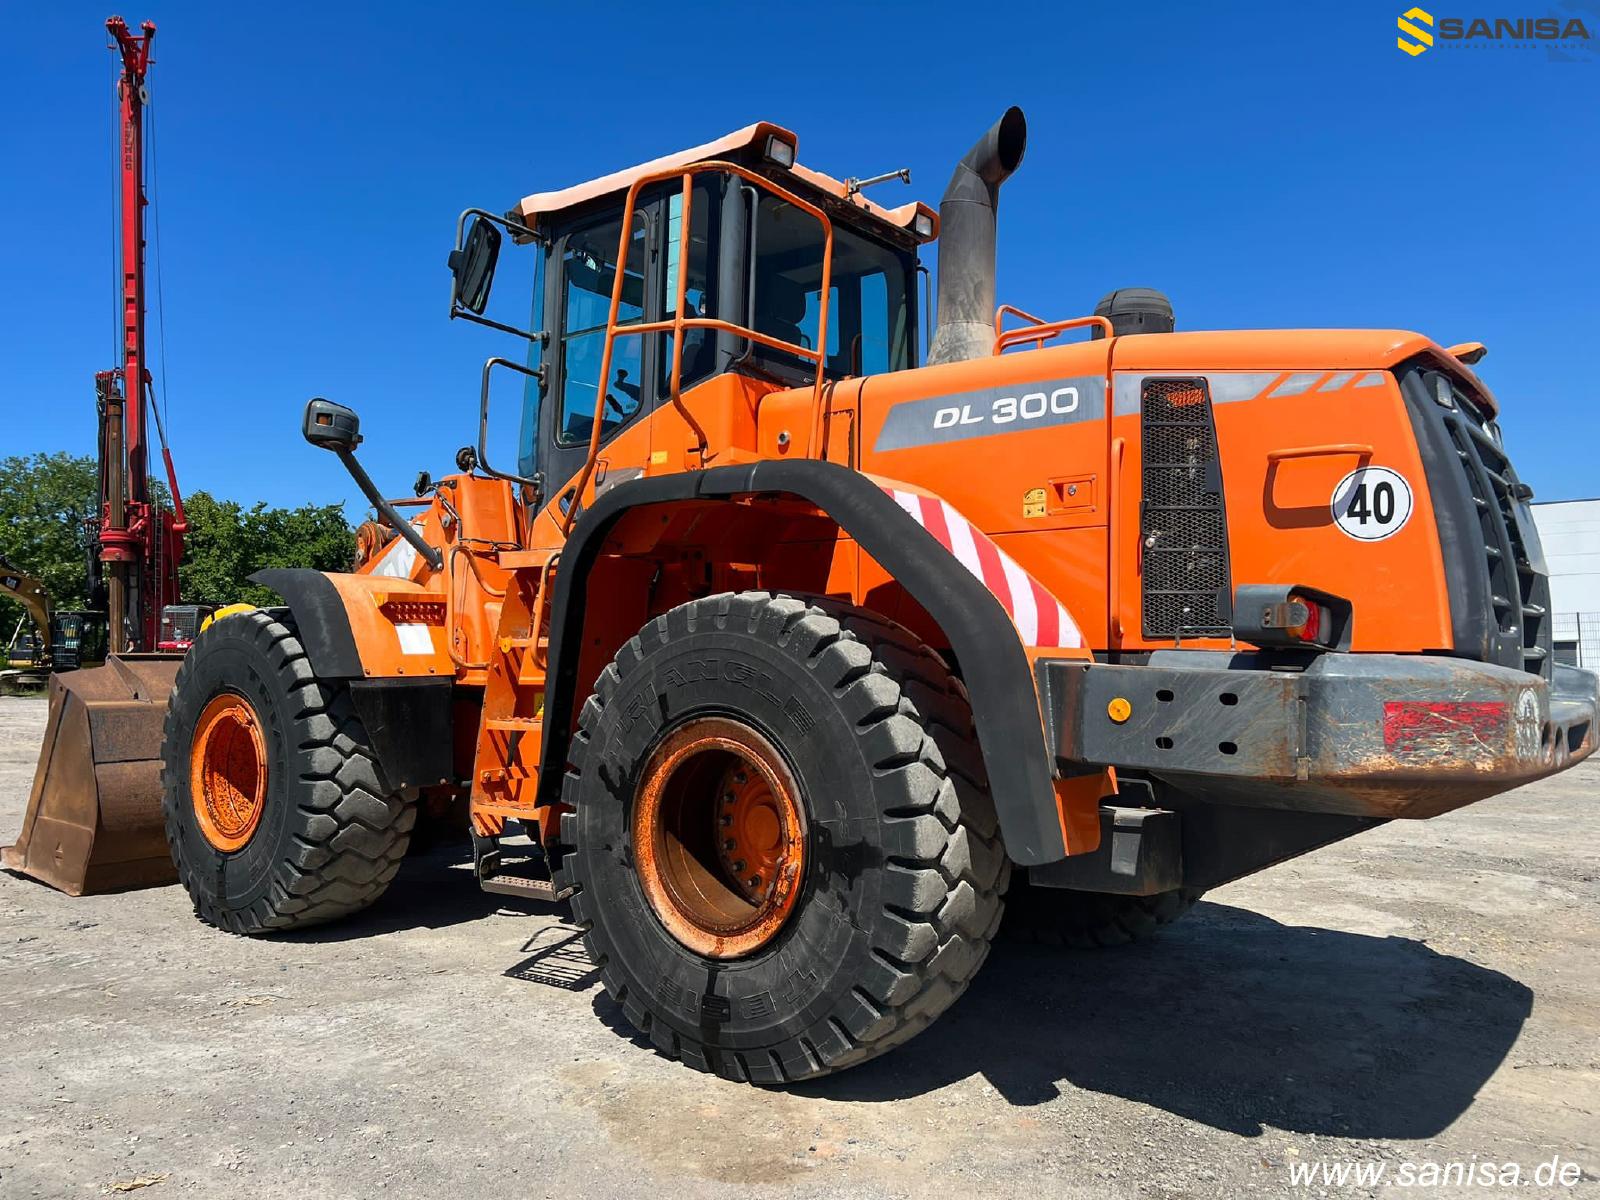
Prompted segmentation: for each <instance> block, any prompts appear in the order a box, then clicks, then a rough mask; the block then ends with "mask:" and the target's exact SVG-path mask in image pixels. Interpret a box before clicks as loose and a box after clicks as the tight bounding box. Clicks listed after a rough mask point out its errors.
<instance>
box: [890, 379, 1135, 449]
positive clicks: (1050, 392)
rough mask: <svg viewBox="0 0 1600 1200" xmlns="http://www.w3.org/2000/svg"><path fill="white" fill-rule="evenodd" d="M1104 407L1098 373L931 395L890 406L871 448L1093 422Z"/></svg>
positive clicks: (1102, 383)
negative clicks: (1077, 422)
mask: <svg viewBox="0 0 1600 1200" xmlns="http://www.w3.org/2000/svg"><path fill="white" fill-rule="evenodd" d="M1105 411H1106V381H1105V377H1104V376H1102V375H1082V376H1077V377H1075V378H1072V379H1040V380H1030V381H1029V382H1027V383H1016V384H1010V385H1008V386H1006V387H1003V388H984V389H983V390H981V391H976V392H960V393H958V394H956V395H953V396H930V397H928V398H927V399H926V400H907V401H905V402H903V403H901V404H896V405H895V406H894V407H893V408H891V409H890V410H889V415H888V416H887V417H886V418H885V419H884V422H883V428H882V429H880V430H879V431H878V440H877V441H876V443H874V445H873V450H874V451H875V452H878V453H881V452H883V451H885V450H907V449H910V448H911V447H913V446H928V445H932V444H934V443H935V442H959V441H965V440H967V439H968V438H978V437H993V436H994V435H995V434H997V433H1017V432H1019V431H1021V430H1025V429H1042V428H1045V427H1046V426H1050V425H1068V424H1071V423H1073V422H1076V421H1091V420H1098V419H1099V418H1100V417H1103V416H1104V415H1105Z"/></svg>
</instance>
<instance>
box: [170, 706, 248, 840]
mask: <svg viewBox="0 0 1600 1200" xmlns="http://www.w3.org/2000/svg"><path fill="white" fill-rule="evenodd" d="M266 796H267V744H266V739H265V738H263V737H262V734H261V722H260V721H259V720H258V719H257V718H256V710H255V709H254V708H252V707H250V703H249V701H247V700H246V699H245V698H244V697H243V696H238V695H235V694H233V693H232V692H224V693H223V694H222V695H220V696H215V697H213V698H212V700H211V702H210V703H209V704H207V705H206V707H205V711H203V712H202V713H201V714H200V720H199V723H198V724H196V726H195V731H194V741H193V742H192V743H191V744H190V749H189V800H190V802H191V803H192V804H193V805H194V815H195V821H196V823H197V824H198V825H199V826H200V833H201V835H202V836H203V837H204V838H205V839H206V841H207V842H209V843H210V844H211V845H212V846H213V847H215V848H216V849H218V850H221V851H223V852H224V853H232V852H233V851H235V850H239V849H241V848H242V847H243V846H245V845H246V844H247V843H248V842H249V841H250V838H251V837H252V836H253V835H254V834H255V831H256V826H258V825H260V824H261V810H262V808H263V807H264V806H265V801H266Z"/></svg>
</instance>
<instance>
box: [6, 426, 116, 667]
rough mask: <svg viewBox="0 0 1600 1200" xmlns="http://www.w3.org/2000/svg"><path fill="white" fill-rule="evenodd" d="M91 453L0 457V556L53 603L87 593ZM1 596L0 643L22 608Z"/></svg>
mask: <svg viewBox="0 0 1600 1200" xmlns="http://www.w3.org/2000/svg"><path fill="white" fill-rule="evenodd" d="M98 496H99V478H98V475H97V473H96V470H95V463H94V459H92V458H86V457H79V456H76V455H71V454H65V453H61V454H32V455H23V456H17V457H12V458H4V459H0V556H4V557H5V558H6V559H8V560H9V561H10V562H11V565H12V566H14V567H16V568H17V570H19V571H26V572H27V573H28V574H29V575H32V576H34V577H35V578H36V579H38V580H39V581H40V582H41V583H43V584H44V586H45V590H46V591H47V592H49V594H50V598H51V601H52V602H53V603H54V604H55V605H56V607H58V608H74V607H81V606H82V605H83V603H84V601H85V600H86V599H87V593H88V585H89V579H88V561H89V560H88V550H89V522H90V521H92V520H94V519H96V518H97V517H98V513H97V511H96V506H97V503H98ZM23 611H24V610H23V608H22V606H21V605H20V604H17V603H16V602H14V601H12V600H10V599H0V649H4V647H5V644H6V643H7V642H9V641H10V640H11V631H12V630H13V629H15V628H16V624H17V621H18V619H19V618H20V617H21V616H22V614H23Z"/></svg>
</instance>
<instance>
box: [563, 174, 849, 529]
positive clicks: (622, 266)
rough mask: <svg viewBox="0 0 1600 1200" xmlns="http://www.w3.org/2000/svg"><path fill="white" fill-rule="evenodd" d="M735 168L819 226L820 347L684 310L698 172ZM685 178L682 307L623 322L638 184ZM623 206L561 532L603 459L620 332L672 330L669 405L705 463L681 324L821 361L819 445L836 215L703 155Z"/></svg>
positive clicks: (816, 397)
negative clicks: (684, 386)
mask: <svg viewBox="0 0 1600 1200" xmlns="http://www.w3.org/2000/svg"><path fill="white" fill-rule="evenodd" d="M711 173H715V174H730V175H737V176H738V177H739V178H741V179H743V180H745V181H746V182H747V183H752V184H754V185H755V186H757V187H758V188H764V189H765V190H767V191H769V192H771V193H772V194H773V195H775V196H777V197H778V198H779V199H780V200H784V201H786V202H788V203H789V204H792V205H793V206H794V207H796V208H798V209H799V210H800V211H801V212H803V213H806V214H807V215H809V216H812V217H815V218H816V219H817V221H819V222H820V223H821V225H822V234H823V241H822V280H821V292H820V294H819V299H818V302H817V349H815V350H808V349H806V348H805V347H804V346H796V345H794V344H792V343H790V342H785V341H782V340H781V339H778V338H774V337H769V336H767V335H766V334H762V333H758V332H756V331H755V330H754V329H746V328H745V327H744V326H742V325H735V324H733V323H732V322H730V321H721V320H717V319H715V318H712V317H685V316H684V315H683V310H684V305H685V303H686V299H687V296H686V293H687V290H688V282H689V231H690V228H691V212H690V209H691V206H692V204H693V200H694V179H693V177H694V176H695V175H704V174H711ZM676 178H682V180H683V211H682V213H681V214H680V220H681V222H682V225H681V227H680V229H679V234H678V293H677V307H676V308H675V309H674V311H673V314H672V320H670V321H648V322H644V323H642V324H637V325H634V324H630V325H626V326H621V327H619V326H618V324H617V316H618V314H619V313H620V312H621V311H622V285H623V282H624V279H625V276H626V273H627V272H626V268H627V263H628V243H629V241H630V240H631V239H632V235H633V213H634V210H635V208H636V206H637V205H638V201H639V192H640V189H642V188H644V187H645V186H647V185H649V184H652V183H660V182H662V181H664V180H667V179H676ZM622 211H623V213H625V214H626V218H625V219H624V221H623V223H622V236H621V238H620V239H619V240H618V244H617V268H616V276H615V278H614V279H613V280H612V282H611V309H610V312H609V313H608V314H607V316H606V340H605V345H604V347H603V348H602V350H601V352H600V376H599V380H598V384H597V389H596V395H595V406H594V425H593V427H592V428H591V429H590V431H589V453H588V456H587V458H586V459H585V460H584V464H583V470H582V471H581V472H579V474H578V482H577V484H576V485H575V486H574V487H572V488H571V489H570V490H569V491H564V492H563V493H562V494H563V495H568V494H570V495H571V496H572V503H571V504H569V505H568V506H567V511H566V512H565V513H563V514H562V516H561V533H562V536H565V535H566V534H568V533H570V532H571V531H572V525H573V522H574V521H576V520H577V516H578V509H579V507H580V505H581V503H582V500H583V490H584V488H586V487H588V486H589V480H590V479H591V478H592V477H593V476H594V469H595V464H596V463H597V462H598V461H599V458H600V434H601V431H602V429H603V427H604V421H605V391H606V385H607V381H608V380H609V379H610V378H611V357H612V350H613V348H614V347H615V344H616V339H617V337H618V336H620V335H627V336H632V335H636V334H646V333H665V332H667V331H668V330H669V329H670V330H671V331H672V374H671V401H672V407H673V408H675V409H677V411H678V415H679V416H680V417H682V418H683V419H684V421H685V422H686V423H687V424H688V426H689V427H690V428H691V429H693V430H694V433H695V437H696V438H697V439H698V440H699V451H698V452H699V454H700V457H701V461H702V462H704V460H705V454H706V450H707V448H708V444H709V443H708V442H707V440H706V434H705V430H704V429H703V428H702V427H701V425H700V423H699V422H698V421H696V420H695V419H694V416H693V415H692V414H691V413H690V412H689V410H688V409H687V408H685V407H684V404H683V397H682V395H681V394H680V391H679V387H680V384H681V382H682V372H683V331H684V330H686V329H715V330H720V331H722V332H724V333H733V334H735V335H737V336H739V337H743V338H748V339H749V340H751V341H753V342H756V343H758V344H760V345H763V346H769V347H771V348H773V349H776V350H782V351H784V352H785V353H788V354H793V355H795V356H796V357H799V358H803V359H808V360H810V361H811V362H814V363H816V364H817V377H816V379H815V380H814V381H813V383H812V391H811V407H812V410H813V412H814V413H816V416H815V428H814V429H813V434H812V442H811V444H812V445H813V446H819V445H821V430H822V415H821V412H822V388H823V382H824V380H825V378H826V375H827V372H826V370H825V368H826V365H827V345H828V292H829V290H830V289H831V287H832V283H833V222H832V221H830V220H829V219H828V214H827V213H825V212H823V211H822V210H821V209H820V208H818V207H817V206H816V205H814V204H810V203H808V202H807V201H805V200H802V199H801V198H800V197H799V196H797V195H795V194H794V193H793V192H791V191H789V190H787V189H786V188H781V187H779V186H778V185H777V184H775V183H773V182H772V181H771V180H770V179H767V178H766V177H765V176H762V175H758V174H756V173H755V172H754V171H751V170H749V169H748V168H745V167H741V166H739V165H738V164H737V163H731V162H723V161H720V160H717V159H710V160H708V161H706V162H698V163H690V164H688V165H687V166H683V167H671V168H667V169H664V170H661V171H654V172H651V173H650V174H648V175H641V176H639V177H638V178H637V179H635V180H634V181H633V183H632V184H631V185H630V186H629V188H628V197H627V200H626V202H625V203H624V204H623V208H622Z"/></svg>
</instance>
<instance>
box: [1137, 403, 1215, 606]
mask: <svg viewBox="0 0 1600 1200" xmlns="http://www.w3.org/2000/svg"><path fill="white" fill-rule="evenodd" d="M1139 411H1140V434H1141V437H1142V438H1143V456H1142V462H1143V475H1144V487H1143V492H1142V495H1141V503H1140V506H1139V536H1140V539H1141V551H1142V556H1143V575H1142V579H1143V618H1144V620H1143V624H1144V636H1145V637H1147V638H1168V637H1170V638H1183V637H1218V636H1223V637H1225V636H1227V635H1228V633H1229V629H1230V627H1229V622H1228V621H1227V619H1226V618H1225V617H1224V616H1223V610H1222V608H1221V602H1222V597H1224V596H1226V595H1229V594H1231V593H1232V590H1233V587H1232V579H1231V574H1230V571H1229V567H1228V521H1227V513H1226V512H1225V510H1224V508H1223V499H1222V471H1221V466H1220V463H1219V462H1218V459H1217V430H1216V425H1215V423H1214V422H1213V420H1212V416H1211V398H1210V393H1209V392H1208V391H1207V389H1206V381H1205V380H1204V379H1147V380H1145V381H1144V388H1143V393H1142V395H1141V398H1140V405H1139Z"/></svg>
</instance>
